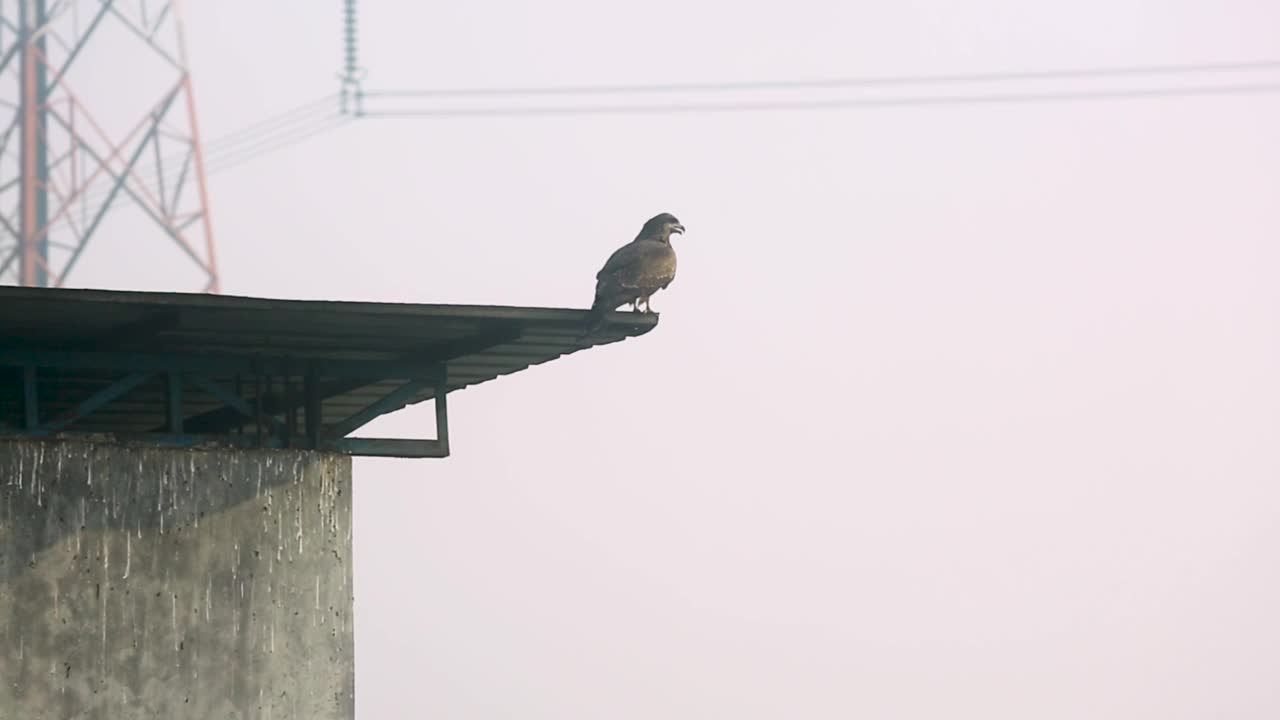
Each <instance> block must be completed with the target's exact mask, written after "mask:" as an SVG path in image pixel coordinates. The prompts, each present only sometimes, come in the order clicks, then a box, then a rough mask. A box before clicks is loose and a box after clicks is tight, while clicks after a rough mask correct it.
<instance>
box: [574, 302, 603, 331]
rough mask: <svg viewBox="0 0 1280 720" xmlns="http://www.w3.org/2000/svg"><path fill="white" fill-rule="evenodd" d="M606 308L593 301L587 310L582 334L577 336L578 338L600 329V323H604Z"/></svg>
mask: <svg viewBox="0 0 1280 720" xmlns="http://www.w3.org/2000/svg"><path fill="white" fill-rule="evenodd" d="M606 309H607V308H605V307H604V306H603V305H601V304H600V303H595V304H593V305H592V306H591V310H590V311H588V312H587V322H586V324H585V326H584V327H583V330H582V335H580V336H578V337H579V338H580V339H581V338H585V337H587V336H589V335H591V334H593V333H595V331H597V330H599V329H600V326H601V325H604V314H605V311H606Z"/></svg>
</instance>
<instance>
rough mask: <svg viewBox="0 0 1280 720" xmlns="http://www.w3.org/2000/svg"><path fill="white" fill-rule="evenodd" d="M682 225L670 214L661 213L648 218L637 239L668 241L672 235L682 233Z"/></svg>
mask: <svg viewBox="0 0 1280 720" xmlns="http://www.w3.org/2000/svg"><path fill="white" fill-rule="evenodd" d="M683 232H684V225H681V224H680V221H679V220H677V219H676V216H675V215H672V214H671V213H662V214H661V215H655V216H653V217H652V218H649V222H647V223H645V224H644V227H642V228H640V235H639V236H638V237H642V238H644V237H650V238H658V239H661V240H669V239H670V238H671V235H672V234H673V233H683Z"/></svg>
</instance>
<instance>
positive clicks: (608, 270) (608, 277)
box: [596, 240, 675, 288]
mask: <svg viewBox="0 0 1280 720" xmlns="http://www.w3.org/2000/svg"><path fill="white" fill-rule="evenodd" d="M674 256H675V253H674V252H673V251H672V249H671V246H670V245H668V244H666V243H664V242H661V241H658V240H636V241H634V242H631V243H628V244H627V245H623V246H622V247H620V248H618V250H617V251H616V252H614V253H613V255H612V256H610V258H609V261H608V262H606V263H605V264H604V267H603V268H601V270H600V272H599V273H598V274H597V275H596V280H597V281H598V282H597V286H598V287H599V286H602V285H604V284H613V285H617V286H619V287H621V288H633V287H635V288H643V287H649V286H651V285H652V286H654V287H661V286H662V285H664V284H665V283H667V282H670V278H669V277H667V275H669V274H674V271H675V267H674V259H675V257H674Z"/></svg>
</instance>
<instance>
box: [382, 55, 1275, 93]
mask: <svg viewBox="0 0 1280 720" xmlns="http://www.w3.org/2000/svg"><path fill="white" fill-rule="evenodd" d="M1274 70H1280V60H1264V61H1256V62H1237V63H1202V64H1184V65H1132V66H1119V67H1101V68H1082V69H1058V70H1035V71H1025V72H991V73H969V74H940V75H887V76H879V77H846V78H826V79H814V80H777V81H746V82H705V83H664V84H634V85H625V84H602V85H566V86H546V87H538V86H512V87H491V88H438V89H436V88H411V89H391V90H370V91H367V92H365V97H366V98H375V97H383V98H410V97H414V98H465V97H489V96H510V97H519V96H526V97H529V96H549V95H644V94H677V93H721V92H758V91H766V90H782V91H785V90H832V89H848V88H866V87H891V86H919V85H955V84H973V83H991V82H1016V81H1029V80H1088V79H1100V78H1110V77H1136V76H1170V75H1195V74H1222V73H1241V72H1264V71H1274Z"/></svg>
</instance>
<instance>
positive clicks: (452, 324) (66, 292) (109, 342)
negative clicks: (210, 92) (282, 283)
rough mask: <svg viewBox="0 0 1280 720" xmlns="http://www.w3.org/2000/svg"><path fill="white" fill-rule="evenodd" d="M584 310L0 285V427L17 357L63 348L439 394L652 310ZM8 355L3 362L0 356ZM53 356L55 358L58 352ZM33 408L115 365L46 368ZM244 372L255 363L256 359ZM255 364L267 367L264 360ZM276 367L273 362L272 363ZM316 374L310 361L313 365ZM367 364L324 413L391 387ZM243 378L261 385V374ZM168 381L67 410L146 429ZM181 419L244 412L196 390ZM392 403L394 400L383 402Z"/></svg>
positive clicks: (420, 395)
mask: <svg viewBox="0 0 1280 720" xmlns="http://www.w3.org/2000/svg"><path fill="white" fill-rule="evenodd" d="M585 322H586V311H585V310H569V309H557V308H528V307H499V306H473V305H416V304H398V303H369V302H333V301H314V300H277V299H265V298H250V297H236V296H229V295H204V294H187V293H151V292H124V291H105V290H72V289H48V288H20V287H0V366H4V365H7V366H8V372H9V374H10V377H9V378H6V377H5V376H4V374H3V373H4V370H5V368H3V367H0V427H4V426H9V427H19V426H21V424H22V405H23V403H22V384H21V382H15V381H13V380H14V378H13V377H12V375H13V373H15V372H18V370H17V369H16V368H17V367H18V366H19V365H20V364H21V363H20V362H18V361H17V360H15V358H21V357H25V356H24V355H23V354H22V353H24V352H29V351H40V352H42V353H45V354H44V355H42V357H46V358H48V357H53V356H51V355H49V353H62V354H63V355H60V356H58V357H63V356H66V357H72V356H75V357H80V355H76V354H77V353H79V354H85V353H90V354H94V356H95V357H98V356H99V355H100V354H101V353H104V352H110V353H113V354H115V355H118V356H121V357H127V356H132V355H134V354H136V355H140V356H141V355H146V356H151V357H154V356H168V357H179V358H184V359H188V360H191V361H197V360H200V359H212V358H217V359H220V360H236V359H241V360H245V361H249V362H254V363H263V362H266V363H268V364H269V365H270V366H271V367H272V368H275V369H274V370H271V371H269V372H268V373H267V375H268V376H269V377H268V383H270V382H276V381H278V383H279V386H278V388H277V390H287V389H288V388H290V387H292V386H293V384H294V383H297V384H298V386H300V385H301V383H303V382H304V379H305V378H304V377H303V376H304V374H305V373H306V372H308V370H307V368H310V372H313V373H315V372H319V373H324V372H325V370H324V369H323V368H326V367H336V366H337V365H336V364H341V365H342V366H343V367H346V368H358V367H361V366H363V365H369V366H371V367H372V366H378V367H383V366H388V364H396V363H401V364H404V365H406V366H411V367H427V366H432V367H438V368H443V369H444V371H445V374H446V377H447V384H446V386H445V387H447V391H449V392H452V391H455V390H459V389H461V388H464V387H467V386H470V385H475V384H478V383H482V382H488V381H490V380H493V379H495V378H497V377H500V376H503V375H508V374H511V373H514V372H518V371H520V370H523V369H525V368H527V367H529V366H532V365H537V364H540V363H545V362H548V361H550V360H554V359H556V358H558V357H561V356H564V355H568V354H570V353H574V352H578V351H580V350H584V349H587V348H590V347H594V346H598V345H606V344H610V343H614V342H617V341H619V340H623V339H625V338H628V337H634V336H637V335H642V334H644V333H646V332H648V331H650V330H652V329H653V328H654V327H655V326H656V325H657V322H658V319H657V316H656V315H642V314H638V313H610V314H609V315H608V317H607V318H606V321H605V324H604V325H603V327H602V328H601V329H600V330H599V331H598V332H596V333H594V334H593V335H592V336H590V337H581V335H582V329H583V327H584V324H585ZM5 358H8V361H7V362H4V360H5ZM55 359H57V358H55ZM44 365H45V367H42V368H41V370H40V372H41V378H40V382H41V402H42V404H43V406H42V408H41V412H42V413H45V414H47V415H50V416H58V415H59V414H65V413H69V412H73V410H74V409H75V408H76V407H77V405H78V404H81V403H83V402H84V400H85V398H87V397H92V395H93V393H95V392H99V391H101V390H102V389H103V388H105V387H107V386H109V385H110V384H111V383H112V382H116V381H117V380H118V378H119V371H120V370H121V368H118V367H115V366H111V367H102V366H93V364H92V363H83V362H80V363H77V362H72V361H70V360H68V361H66V362H53V363H47V362H46V363H44ZM232 367H233V366H232V365H227V366H226V367H225V368H221V367H220V366H218V365H217V364H216V363H215V364H214V365H212V366H210V367H209V368H208V371H207V373H206V375H207V376H208V379H209V380H211V381H213V382H215V383H218V384H222V385H224V386H226V387H228V388H230V387H235V389H236V393H237V395H238V396H240V397H243V399H244V400H245V401H246V402H254V401H255V399H256V398H257V397H258V395H259V394H260V393H261V394H262V397H264V398H267V399H268V400H270V399H271V398H270V397H268V396H267V395H266V393H270V392H272V388H271V387H267V388H266V389H265V390H264V389H263V388H261V387H258V388H256V389H255V388H253V387H247V384H248V381H247V378H246V377H241V376H240V373H239V372H238V371H234V372H233V370H232ZM255 367H258V366H256V365H255ZM264 367H265V366H264ZM281 368H283V369H281ZM315 368H321V369H320V370H316V369H315ZM388 373H391V371H389V370H380V371H377V372H373V371H371V372H370V373H369V374H368V376H367V377H366V378H364V379H363V380H361V381H358V382H352V381H350V380H349V379H348V380H347V381H345V382H339V379H338V378H337V376H336V375H334V376H333V377H329V376H325V377H320V378H318V380H319V381H321V382H327V383H328V385H327V386H326V387H327V388H328V390H329V392H326V393H324V397H323V398H322V400H321V401H320V402H321V411H322V412H321V414H322V415H323V416H324V417H327V418H342V417H347V416H349V415H350V414H352V413H354V412H357V411H358V410H360V409H361V408H366V407H368V406H370V404H372V403H375V402H377V401H378V400H379V399H380V398H383V397H385V396H387V395H388V394H389V393H390V392H391V391H392V390H394V389H395V388H397V387H399V386H401V385H402V384H403V383H402V381H403V380H404V376H403V374H402V375H396V374H388ZM254 382H257V383H259V384H260V383H261V378H258V379H256V380H255V381H254ZM165 393H166V385H165V378H164V377H163V376H160V375H157V376H155V377H150V378H148V379H147V380H146V381H145V382H141V384H139V385H138V386H136V387H135V388H133V389H131V390H129V392H128V393H127V394H125V395H124V396H122V397H119V398H116V399H113V400H112V401H111V402H110V403H109V404H104V405H103V406H102V407H101V408H100V409H96V410H95V412H93V413H92V414H91V415H86V416H84V417H83V418H77V419H76V421H75V427H76V429H78V430H84V431H100V432H145V431H149V430H153V429H154V428H156V427H157V426H162V425H163V423H164V420H165V415H164V399H163V398H164V396H165ZM434 394H435V388H434V387H422V388H418V389H416V390H414V391H413V392H412V393H411V394H409V395H408V396H406V397H405V398H404V400H405V403H404V404H412V403H417V402H422V401H424V400H427V399H430V398H432V397H433V396H434ZM184 398H185V400H184V406H183V410H182V413H183V417H184V419H185V421H186V423H187V424H188V425H189V426H191V428H193V429H197V430H210V429H216V431H219V432H226V431H227V429H226V428H227V427H228V425H227V422H226V421H227V420H228V414H230V416H231V417H233V418H234V422H235V424H236V425H237V427H238V429H239V430H240V431H241V432H243V429H244V425H245V419H244V417H243V416H242V415H243V414H242V413H235V412H234V411H232V410H230V409H229V408H228V407H227V406H226V403H225V402H223V401H222V400H219V399H218V398H217V397H214V396H212V395H209V394H207V393H204V394H202V393H201V392H199V389H198V388H195V389H193V391H192V392H189V393H187V394H186V395H185V396H184ZM393 409H394V408H393Z"/></svg>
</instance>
